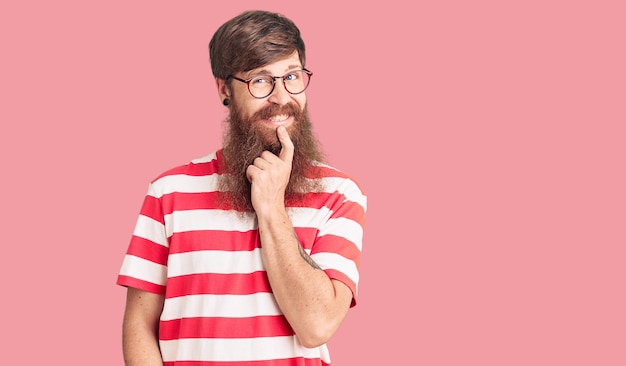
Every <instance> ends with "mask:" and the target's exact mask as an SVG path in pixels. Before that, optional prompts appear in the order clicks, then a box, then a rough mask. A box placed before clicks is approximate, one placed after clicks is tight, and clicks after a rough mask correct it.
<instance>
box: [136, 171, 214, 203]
mask: <svg viewBox="0 0 626 366" xmlns="http://www.w3.org/2000/svg"><path fill="white" fill-rule="evenodd" d="M218 176H219V175H218V174H212V175H201V176H195V175H186V174H175V175H166V176H164V177H161V178H159V179H158V180H157V181H155V182H154V183H152V189H149V190H148V195H150V196H153V197H155V198H161V197H162V196H163V195H166V194H170V193H173V192H182V193H204V192H214V191H217V177H218Z"/></svg>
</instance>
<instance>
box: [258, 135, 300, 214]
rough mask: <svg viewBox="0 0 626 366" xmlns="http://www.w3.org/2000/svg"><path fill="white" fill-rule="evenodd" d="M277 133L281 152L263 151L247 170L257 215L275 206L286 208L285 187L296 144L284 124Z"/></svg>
mask: <svg viewBox="0 0 626 366" xmlns="http://www.w3.org/2000/svg"><path fill="white" fill-rule="evenodd" d="M276 133H277V135H278V141H279V142H280V144H281V147H282V148H281V150H280V154H278V156H276V155H274V154H272V153H271V152H269V151H263V153H261V156H260V157H258V158H256V159H254V162H253V164H252V165H250V166H248V169H247V170H246V177H247V178H248V181H249V182H250V184H252V207H254V210H255V211H256V213H257V215H261V214H264V213H267V212H269V211H270V210H271V209H273V208H283V209H284V205H285V189H286V188H287V184H288V183H289V176H290V175H291V162H292V160H293V151H294V146H293V142H292V141H291V139H290V138H289V133H287V129H286V128H285V127H284V126H279V127H278V128H277V129H276Z"/></svg>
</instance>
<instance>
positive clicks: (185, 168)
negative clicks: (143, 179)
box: [153, 154, 219, 182]
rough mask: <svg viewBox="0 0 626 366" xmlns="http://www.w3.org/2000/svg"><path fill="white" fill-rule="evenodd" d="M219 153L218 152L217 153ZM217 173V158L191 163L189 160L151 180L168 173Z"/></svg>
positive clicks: (198, 174) (165, 175)
mask: <svg viewBox="0 0 626 366" xmlns="http://www.w3.org/2000/svg"><path fill="white" fill-rule="evenodd" d="M218 155H219V154H218ZM215 173H219V164H218V162H217V160H215V159H214V160H211V161H208V162H203V163H192V162H189V163H187V164H185V165H180V166H177V167H175V168H172V169H169V170H167V171H165V172H163V173H162V174H161V175H159V176H158V177H157V178H156V179H155V180H154V181H153V182H155V181H157V180H159V179H160V178H163V177H167V176H170V175H179V174H183V175H192V176H204V175H211V174H215Z"/></svg>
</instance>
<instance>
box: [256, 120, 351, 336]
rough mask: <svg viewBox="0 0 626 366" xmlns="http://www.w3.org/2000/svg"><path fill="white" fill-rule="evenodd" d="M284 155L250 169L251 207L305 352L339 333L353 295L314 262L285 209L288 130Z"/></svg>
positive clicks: (272, 278)
mask: <svg viewBox="0 0 626 366" xmlns="http://www.w3.org/2000/svg"><path fill="white" fill-rule="evenodd" d="M277 133H278V137H279V139H280V142H281V144H282V150H281V153H280V155H279V156H275V155H273V154H271V153H269V152H267V151H266V152H264V153H263V154H262V155H261V157H259V158H257V159H256V160H255V162H254V165H251V166H250V167H248V171H247V174H248V179H249V180H250V182H251V183H252V204H253V206H254V209H255V211H256V214H257V217H258V221H259V235H260V239H261V243H262V247H263V251H262V253H263V263H264V265H265V268H266V271H267V276H268V279H269V282H270V285H271V287H272V292H273V293H274V296H275V298H276V301H277V303H278V306H279V307H280V309H281V310H282V312H283V314H284V315H285V317H286V318H287V321H288V322H289V324H290V325H291V327H292V328H293V330H294V331H295V333H296V335H297V336H298V339H299V340H300V342H301V343H302V344H303V345H304V346H305V347H316V346H319V345H321V344H324V343H326V342H327V341H328V340H329V339H330V338H331V337H332V335H333V334H334V333H335V332H336V331H337V329H338V328H339V325H340V324H341V322H342V321H343V319H344V318H345V316H346V314H347V312H348V310H349V308H350V303H351V301H352V292H351V291H350V289H349V288H348V287H347V286H346V285H344V284H343V283H341V282H340V281H335V280H331V279H330V278H329V277H328V276H327V275H326V273H325V272H324V271H322V270H321V269H320V267H319V266H318V265H317V264H316V263H315V262H314V261H313V260H312V259H311V257H309V256H308V255H307V254H306V253H305V252H304V250H303V249H302V246H301V245H300V243H299V241H298V238H297V237H296V235H295V232H294V229H293V226H292V224H291V221H290V220H289V217H288V215H287V212H286V210H285V204H284V192H285V188H286V186H287V183H288V181H289V175H290V173H291V159H292V158H293V143H292V142H291V140H290V139H289V135H288V134H287V132H286V130H285V129H284V128H282V127H281V128H279V129H278V130H277Z"/></svg>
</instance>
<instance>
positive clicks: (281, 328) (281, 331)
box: [159, 315, 294, 340]
mask: <svg viewBox="0 0 626 366" xmlns="http://www.w3.org/2000/svg"><path fill="white" fill-rule="evenodd" d="M293 334H294V332H293V330H292V329H291V327H290V326H289V323H287V320H286V319H285V317H284V316H282V315H276V316H257V317H253V318H183V319H174V320H168V321H162V322H161V323H160V327H159V338H160V339H161V340H172V339H182V338H255V337H281V336H290V335H293Z"/></svg>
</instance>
